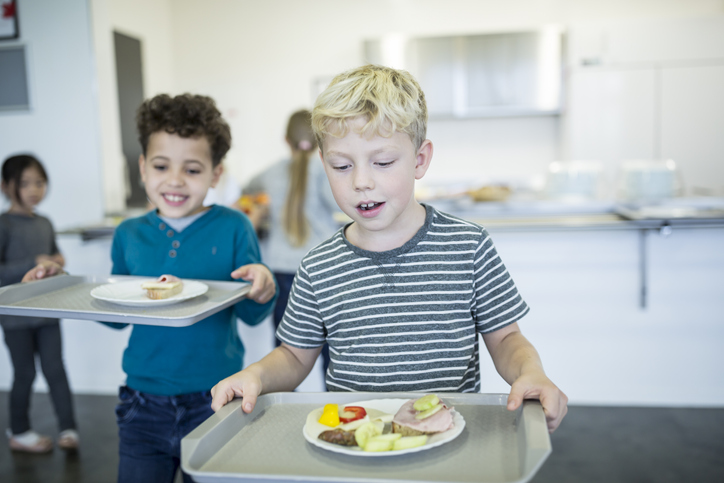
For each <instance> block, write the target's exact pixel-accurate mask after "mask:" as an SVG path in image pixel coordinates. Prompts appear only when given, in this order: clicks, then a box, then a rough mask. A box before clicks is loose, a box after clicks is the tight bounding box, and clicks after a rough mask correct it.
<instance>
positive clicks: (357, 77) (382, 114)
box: [312, 65, 427, 151]
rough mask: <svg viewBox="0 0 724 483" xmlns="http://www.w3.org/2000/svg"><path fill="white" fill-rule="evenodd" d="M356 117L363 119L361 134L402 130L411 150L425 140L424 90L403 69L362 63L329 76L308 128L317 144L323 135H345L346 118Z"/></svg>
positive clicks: (367, 134) (347, 130)
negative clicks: (410, 145)
mask: <svg viewBox="0 0 724 483" xmlns="http://www.w3.org/2000/svg"><path fill="white" fill-rule="evenodd" d="M359 117H361V118H363V119H365V120H366V121H367V122H366V123H365V125H364V126H363V127H362V129H361V130H360V134H361V135H363V136H374V135H379V136H383V137H390V136H392V135H393V134H394V133H395V132H397V131H399V132H403V133H406V134H407V135H409V136H410V139H411V140H412V144H413V145H414V146H415V151H417V150H418V149H420V146H422V143H423V141H425V136H426V131H427V104H426V103H425V94H424V93H423V92H422V89H421V88H420V85H419V84H418V83H417V81H416V80H415V78H414V77H412V75H410V73H409V72H407V71H404V70H397V69H392V68H390V67H383V66H379V65H365V66H362V67H358V68H356V69H352V70H348V71H346V72H343V73H341V74H339V75H338V76H336V77H335V78H334V79H332V82H331V84H330V85H329V86H328V87H327V88H326V89H325V90H324V92H322V93H321V94H320V95H319V97H317V102H316V103H315V104H314V110H313V111H312V128H313V129H314V135H315V136H316V137H317V141H318V143H319V146H320V148H322V149H323V141H324V137H325V136H327V135H331V136H334V137H337V138H341V137H344V136H346V135H347V133H348V132H349V121H352V120H354V119H357V118H359Z"/></svg>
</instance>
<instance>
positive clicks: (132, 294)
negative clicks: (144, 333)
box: [90, 278, 209, 307]
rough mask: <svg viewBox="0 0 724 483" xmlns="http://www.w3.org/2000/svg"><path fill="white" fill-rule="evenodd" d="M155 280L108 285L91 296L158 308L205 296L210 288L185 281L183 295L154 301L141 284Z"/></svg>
mask: <svg viewBox="0 0 724 483" xmlns="http://www.w3.org/2000/svg"><path fill="white" fill-rule="evenodd" d="M155 280H156V279H155V278H154V279H148V280H141V279H138V280H134V281H132V282H120V283H108V284H105V285H99V286H98V287H96V288H94V289H93V290H91V293H90V294H91V296H92V297H93V298H97V299H99V300H105V301H106V302H112V303H114V304H119V305H130V306H133V307H148V306H153V307H158V306H160V305H170V304H177V303H179V302H182V301H184V300H188V299H191V298H194V297H198V296H199V295H203V294H205V293H206V291H207V290H209V286H208V285H206V284H205V283H201V282H197V281H196V280H183V283H184V286H183V290H182V291H181V293H179V294H176V295H174V296H173V297H169V298H167V299H159V300H153V299H150V298H148V296H147V295H146V291H145V290H144V289H142V288H141V284H142V283H145V282H153V281H155Z"/></svg>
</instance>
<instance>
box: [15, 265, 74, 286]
mask: <svg viewBox="0 0 724 483" xmlns="http://www.w3.org/2000/svg"><path fill="white" fill-rule="evenodd" d="M61 273H65V272H63V267H62V266H61V265H59V264H57V263H55V262H54V261H52V260H42V261H40V262H39V263H38V264H37V265H36V266H34V267H33V268H31V269H30V270H28V272H27V273H26V274H25V275H24V276H23V279H22V280H21V281H22V282H32V281H34V280H40V279H41V278H48V277H52V276H53V275H59V274H61Z"/></svg>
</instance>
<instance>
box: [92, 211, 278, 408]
mask: <svg viewBox="0 0 724 483" xmlns="http://www.w3.org/2000/svg"><path fill="white" fill-rule="evenodd" d="M111 258H112V261H113V269H112V273H113V274H114V275H136V276H148V277H158V276H160V275H163V274H170V275H175V276H177V277H179V278H182V279H205V280H221V281H232V280H233V279H232V278H231V272H232V271H234V270H235V269H237V268H239V267H241V266H243V265H248V264H251V263H261V256H260V253H259V245H258V242H257V238H256V234H255V233H254V229H253V227H252V225H251V222H250V221H249V219H248V218H247V217H246V215H244V214H242V213H240V212H238V211H235V210H231V209H229V208H225V207H222V206H216V205H215V206H212V207H211V208H210V209H209V210H208V212H207V213H205V214H204V215H203V216H201V217H200V218H198V219H197V220H195V221H194V222H193V223H192V224H191V225H189V226H188V227H186V229H184V230H183V231H182V232H181V233H177V232H176V231H175V230H173V229H171V228H170V227H169V226H167V225H166V223H164V221H163V220H162V219H161V218H159V216H158V215H157V214H156V212H155V211H152V212H149V213H147V214H146V215H144V216H141V217H138V218H133V219H129V220H126V221H124V222H123V223H121V224H120V225H119V226H118V228H117V229H116V231H115V235H114V238H113V248H112V252H111ZM275 299H276V297H275V298H274V299H272V300H270V301H269V302H267V303H265V304H258V303H256V302H254V301H252V300H248V299H244V300H242V301H241V302H239V303H237V304H236V305H234V306H233V307H229V308H227V309H224V310H222V311H221V312H217V313H216V314H214V315H212V316H210V317H208V318H206V319H204V320H201V321H199V322H197V323H195V324H193V325H190V326H188V327H161V326H152V325H134V326H133V329H132V332H131V336H130V339H129V341H128V347H127V348H126V350H125V351H124V353H123V370H124V372H125V373H126V375H127V380H126V384H127V385H128V386H129V387H131V388H133V389H136V390H138V391H141V392H146V393H149V394H157V395H165V396H173V395H179V394H187V393H191V392H201V391H207V390H209V389H211V388H212V387H213V386H214V385H215V384H216V383H217V382H219V381H220V380H221V379H223V378H225V377H228V376H229V375H231V374H233V373H235V372H237V371H239V370H241V368H242V363H243V358H244V346H243V344H242V342H241V340H240V339H239V336H238V332H237V330H236V319H235V317H234V316H235V315H236V316H238V317H239V318H241V319H242V320H243V321H244V322H245V323H246V324H249V325H256V324H259V323H260V322H261V321H262V320H264V318H265V317H266V316H267V315H269V314H270V313H271V311H272V310H273V308H274V302H275ZM106 325H109V326H111V327H113V328H122V327H125V325H126V324H112V323H108V324H106Z"/></svg>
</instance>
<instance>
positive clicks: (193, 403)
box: [116, 386, 214, 483]
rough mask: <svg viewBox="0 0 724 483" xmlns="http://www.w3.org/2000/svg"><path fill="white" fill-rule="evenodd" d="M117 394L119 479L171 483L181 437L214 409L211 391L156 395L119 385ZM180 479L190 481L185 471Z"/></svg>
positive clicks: (178, 461) (121, 480)
mask: <svg viewBox="0 0 724 483" xmlns="http://www.w3.org/2000/svg"><path fill="white" fill-rule="evenodd" d="M118 397H119V398H120V400H121V402H120V404H118V406H117V407H116V420H117V422H118V433H119V437H120V445H119V453H120V462H119V464H118V481H119V483H126V482H128V483H131V482H133V483H142V482H149V483H150V482H153V483H164V482H167V483H173V481H174V477H175V475H176V471H177V470H178V468H179V464H180V462H181V439H182V438H183V437H184V436H186V435H187V434H189V433H190V432H191V431H192V430H193V429H195V428H196V427H197V426H198V425H199V424H201V423H203V422H204V421H205V420H206V419H208V418H209V417H210V416H211V415H212V414H213V413H214V412H213V411H212V410H211V393H210V392H209V391H205V392H199V393H192V394H181V395H179V396H155V395H153V394H146V393H142V392H138V391H136V390H134V389H131V388H130V387H128V386H122V387H121V388H120V390H119V391H118ZM183 479H184V482H185V483H191V482H192V481H193V480H192V479H191V477H190V476H189V475H187V474H186V473H183Z"/></svg>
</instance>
